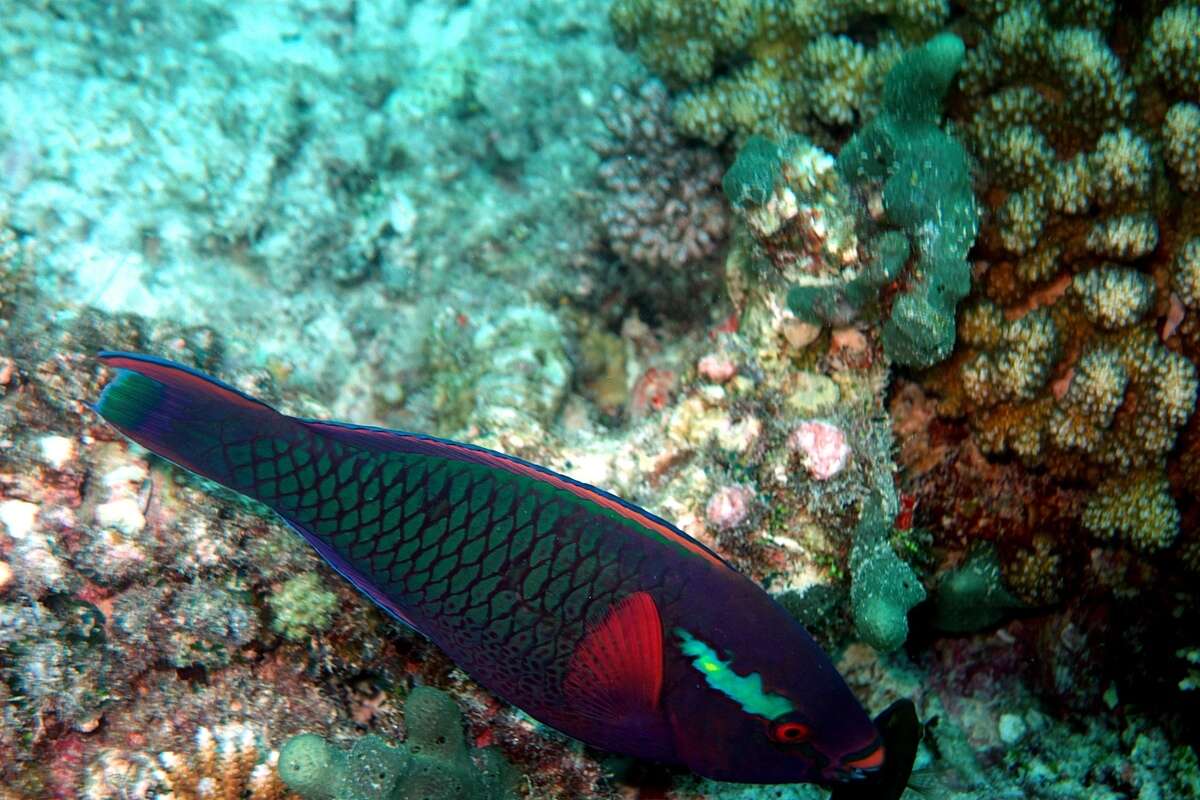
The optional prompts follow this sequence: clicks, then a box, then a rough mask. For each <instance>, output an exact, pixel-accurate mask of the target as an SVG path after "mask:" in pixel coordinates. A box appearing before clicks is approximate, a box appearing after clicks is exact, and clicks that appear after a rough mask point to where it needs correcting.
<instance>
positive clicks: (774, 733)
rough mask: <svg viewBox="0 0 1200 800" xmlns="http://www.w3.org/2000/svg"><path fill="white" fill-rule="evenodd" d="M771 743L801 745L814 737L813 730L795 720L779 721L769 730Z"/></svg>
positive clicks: (773, 723)
mask: <svg viewBox="0 0 1200 800" xmlns="http://www.w3.org/2000/svg"><path fill="white" fill-rule="evenodd" d="M767 735H768V736H770V737H771V741H773V742H777V743H779V744H800V743H801V742H807V741H808V740H809V738H810V737H811V736H812V728H810V727H808V726H807V725H805V724H804V723H803V722H796V721H795V720H778V721H776V722H772V723H771V727H769V728H768V729H767Z"/></svg>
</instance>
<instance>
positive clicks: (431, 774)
mask: <svg viewBox="0 0 1200 800" xmlns="http://www.w3.org/2000/svg"><path fill="white" fill-rule="evenodd" d="M404 719H405V722H406V724H407V726H408V738H407V739H406V740H405V742H404V744H403V745H401V746H399V747H392V746H390V745H389V744H388V743H387V742H385V741H384V740H383V739H381V738H380V737H378V736H375V735H367V736H363V737H362V738H361V739H359V740H358V741H356V742H355V743H354V744H353V745H352V746H351V747H350V749H349V751H342V750H340V749H338V748H336V747H333V746H331V745H329V744H328V743H327V742H325V740H323V739H322V738H321V737H320V736H317V735H315V734H311V733H304V734H301V735H299V736H293V737H292V738H291V739H289V740H288V741H287V742H286V743H285V744H284V746H283V749H282V750H281V751H280V753H279V777H280V778H282V779H283V782H284V783H286V784H287V785H288V788H289V789H291V790H292V791H293V792H295V793H296V794H298V795H300V796H301V797H302V798H304V800H505V799H506V798H510V797H513V796H514V791H515V789H516V778H517V773H516V772H515V771H514V770H513V769H512V767H511V766H509V764H508V762H507V761H505V760H504V757H503V756H501V755H500V754H499V753H498V752H496V751H494V750H486V749H485V750H481V751H479V752H478V754H477V756H478V760H479V765H478V766H477V765H476V762H475V760H473V759H472V757H471V755H472V754H471V751H470V749H469V748H468V747H467V743H466V740H465V738H464V737H463V721H462V715H461V714H460V713H459V711H458V707H457V706H456V705H455V704H454V701H453V700H451V699H450V697H449V696H448V695H446V694H445V693H444V692H440V691H438V690H437V689H432V688H429V687H426V686H418V687H417V688H415V689H413V690H412V692H411V693H410V694H409V696H408V701H407V702H406V703H405V706H404Z"/></svg>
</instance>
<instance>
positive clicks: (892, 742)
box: [94, 352, 919, 800]
mask: <svg viewBox="0 0 1200 800" xmlns="http://www.w3.org/2000/svg"><path fill="white" fill-rule="evenodd" d="M99 358H100V360H101V361H102V362H103V363H104V364H106V365H107V366H109V367H111V368H113V369H114V370H115V371H116V374H115V377H113V378H112V380H111V381H110V382H109V383H108V384H107V385H106V386H105V388H104V390H103V392H102V394H101V396H100V398H99V400H98V401H97V402H96V404H95V406H94V410H95V411H96V412H98V413H99V414H100V416H102V417H103V418H104V419H105V420H107V421H108V422H109V423H111V424H112V425H114V426H115V427H116V428H117V429H118V430H120V431H121V432H122V433H124V434H125V435H126V436H128V437H129V438H130V439H132V440H134V441H135V442H138V443H139V444H141V445H143V446H144V447H146V448H147V449H149V450H150V451H152V452H154V453H156V454H158V455H160V456H162V457H163V458H166V459H169V460H170V461H173V462H175V463H176V464H178V465H180V466H182V467H184V468H186V469H189V470H191V471H192V472H195V473H197V474H199V475H202V476H204V477H207V478H210V479H212V480H214V481H217V482H218V483H221V484H223V485H225V486H227V487H229V488H231V489H233V490H234V491H237V492H240V493H242V494H244V495H246V496H248V497H251V498H254V499H255V500H258V501H260V502H262V503H264V504H266V505H267V506H269V507H270V508H271V509H273V510H274V511H275V512H276V513H277V514H278V515H279V516H280V517H282V518H283V519H284V521H286V522H287V524H288V525H290V526H291V527H292V528H293V529H294V530H296V531H297V532H298V533H299V534H300V535H301V536H303V537H304V538H305V539H306V540H307V541H308V542H309V544H311V545H312V546H313V547H314V548H316V550H317V552H318V553H320V554H321V556H322V557H324V558H325V560H326V561H328V562H329V563H330V564H331V565H332V566H333V567H334V569H336V570H337V571H338V572H340V573H341V574H342V576H344V577H345V578H346V579H347V580H349V581H350V582H351V583H352V584H354V586H355V587H357V588H358V589H359V590H361V591H362V592H363V593H364V594H366V595H367V596H368V597H369V598H370V599H371V600H373V601H374V602H375V603H377V604H378V605H379V606H381V607H382V608H383V609H385V610H386V611H388V612H389V613H391V614H392V615H393V616H395V617H396V618H398V619H399V620H401V621H402V622H404V623H406V624H407V625H409V626H411V627H412V628H414V629H416V630H417V631H419V632H420V633H422V634H424V635H425V636H427V637H428V638H429V639H431V640H433V642H435V643H436V644H437V645H438V646H439V647H441V648H442V650H444V651H445V652H446V654H447V655H449V656H450V657H451V658H452V659H453V660H454V661H455V662H457V663H458V664H459V665H460V666H461V667H462V668H463V669H464V670H466V672H467V673H469V674H470V675H471V676H472V677H473V678H474V679H475V680H476V681H478V682H479V683H480V684H482V685H483V686H485V687H487V688H488V689H489V690H491V691H492V692H494V693H495V694H496V695H498V696H500V697H501V698H503V699H504V700H506V701H507V702H509V703H511V704H513V705H515V706H517V707H518V708H521V709H523V710H524V711H526V712H527V713H529V714H530V715H532V716H533V717H535V718H536V719H538V720H540V721H542V722H544V723H546V724H547V725H550V726H552V727H554V728H557V729H558V730H560V731H562V732H563V733H566V734H568V735H569V736H573V737H575V738H576V739H580V740H582V741H583V742H586V743H588V744H591V745H594V746H596V747H599V748H603V749H605V750H611V751H614V752H618V753H624V754H628V755H631V756H635V757H638V758H643V759H648V760H653V761H659V762H664V763H667V764H676V765H682V766H684V767H687V768H689V769H691V770H692V771H694V772H696V773H698V774H700V775H703V776H706V777H709V778H714V779H717V780H726V781H738V782H743V783H800V782H811V783H819V784H824V785H832V786H834V787H835V790H834V795H833V796H834V797H835V798H837V797H847V798H849V797H854V798H859V797H863V798H867V797H870V798H878V799H879V800H894V798H897V797H899V795H900V793H901V792H903V790H904V785H905V783H906V782H907V779H908V774H909V771H910V770H911V767H912V762H913V758H914V756H915V752H916V741H917V738H918V736H919V725H918V722H917V719H916V715H915V713H914V711H913V707H912V703H911V702H910V701H906V700H902V701H899V702H898V703H897V704H896V705H893V706H892V707H891V708H889V709H888V710H887V711H885V712H884V713H883V714H881V715H880V717H879V720H878V726H877V724H874V723H872V721H871V720H870V718H869V717H868V716H867V714H866V712H865V711H864V709H863V707H862V706H861V705H860V704H859V702H858V701H857V700H856V699H855V697H854V695H853V694H852V693H851V692H850V689H849V688H848V687H847V686H846V684H845V682H844V681H843V680H842V677H841V676H840V675H839V674H838V672H837V670H836V669H835V668H834V666H833V664H832V663H831V662H830V660H829V658H828V657H827V656H826V655H825V653H824V652H823V651H822V650H821V648H820V647H819V646H818V645H817V644H816V642H814V641H813V639H812V637H811V636H809V634H808V633H807V631H805V630H804V628H803V627H801V626H800V625H799V624H798V623H797V622H796V621H795V620H793V619H792V617H791V616H789V615H788V613H787V612H786V611H784V610H783V609H782V608H781V607H780V606H779V605H777V604H776V603H775V602H774V601H773V600H771V598H770V597H769V596H768V595H767V594H766V592H764V591H763V590H762V589H761V588H760V587H759V586H758V585H756V584H755V583H754V582H752V581H751V580H749V579H748V578H746V577H745V576H743V575H742V574H740V573H739V572H737V571H736V570H735V569H733V568H732V567H731V566H730V565H729V564H727V563H726V562H725V561H724V560H722V559H721V558H720V557H719V556H718V555H716V554H715V553H714V552H712V551H711V550H709V549H708V548H707V547H705V546H704V545H703V544H701V543H700V542H698V541H696V540H695V539H693V538H691V537H690V536H688V535H687V534H686V533H684V532H683V531H681V530H679V529H678V528H676V527H675V526H673V525H671V524H670V523H668V522H666V521H664V520H662V519H660V518H659V517H656V516H655V515H653V514H651V513H649V512H647V511H645V510H644V509H641V508H639V507H637V506H635V505H632V504H630V503H627V502H625V501H624V500H621V499H620V498H618V497H615V496H613V495H611V494H608V493H607V492H604V491H602V490H600V489H597V488H594V487H592V486H589V485H587V484H584V483H581V482H579V481H576V480H573V479H571V478H569V477H567V476H565V475H560V474H558V473H555V472H553V471H551V470H549V469H546V468H544V467H540V466H537V465H535V464H531V463H529V462H527V461H523V460H521V459H519V458H514V457H513V456H509V455H505V454H503V453H498V452H495V451H492V450H487V449H484V448H481V447H475V446H473V445H469V444H464V443H461V442H455V441H450V440H447V439H440V438H435V437H432V436H426V435H421V434H416V433H405V432H402V431H394V430H386V429H382V428H374V427H367V426H360V425H350V424H345V423H340V422H328V421H321V420H312V419H300V418H296V417H290V416H286V415H284V414H281V413H279V412H277V411H275V410H274V409H272V408H271V407H269V406H267V405H266V404H264V403H262V402H261V401H259V400H256V399H254V398H253V397H250V396H248V395H246V394H244V393H242V392H240V391H238V390H237V389H235V388H233V387H232V386H229V385H227V384H225V383H222V382H220V381H218V380H216V379H214V378H212V377H209V376H207V375H204V374H202V373H199V372H197V371H195V370H192V369H190V368H188V367H185V366H182V365H180V364H175V363H173V362H170V361H166V360H162V359H159V358H155V357H152V356H147V355H140V354H132V353H116V352H105V353H101V354H100V356H99Z"/></svg>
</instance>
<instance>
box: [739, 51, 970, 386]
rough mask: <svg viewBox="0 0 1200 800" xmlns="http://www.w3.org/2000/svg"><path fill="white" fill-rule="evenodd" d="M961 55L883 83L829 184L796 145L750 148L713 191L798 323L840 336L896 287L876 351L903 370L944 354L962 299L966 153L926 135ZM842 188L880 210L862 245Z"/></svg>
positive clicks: (913, 64)
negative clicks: (783, 291) (781, 285)
mask: <svg viewBox="0 0 1200 800" xmlns="http://www.w3.org/2000/svg"><path fill="white" fill-rule="evenodd" d="M962 54H963V44H962V41H961V40H960V39H958V38H957V37H955V36H952V35H949V34H946V35H943V36H938V37H936V38H934V39H933V40H931V41H930V42H929V43H928V44H926V45H925V46H924V47H921V48H918V49H916V50H913V51H911V52H909V53H907V54H906V55H905V56H904V57H903V58H902V59H901V60H900V62H899V63H898V64H897V65H896V67H895V69H893V70H892V71H891V73H890V74H889V75H888V78H887V84H886V86H885V89H884V101H883V102H884V106H883V110H882V112H881V113H880V115H879V116H878V117H877V118H876V119H875V121H874V122H872V123H870V124H869V125H867V126H866V127H865V128H864V129H863V130H862V131H860V132H859V133H858V134H856V135H855V136H854V137H853V138H852V139H851V140H850V141H849V143H847V145H846V146H845V148H843V150H842V153H841V156H840V157H839V159H838V161H837V171H836V172H834V171H833V170H831V169H830V168H829V166H830V165H829V162H828V157H827V156H825V154H824V153H822V152H821V151H820V150H819V149H817V148H815V147H814V146H813V145H812V144H810V143H809V142H808V141H807V140H806V139H804V138H803V137H801V136H791V137H788V138H786V139H784V140H783V141H782V142H781V143H779V144H776V143H775V142H772V141H771V140H769V139H766V138H765V137H759V136H755V137H751V139H750V140H749V141H748V142H747V143H746V146H745V147H743V148H742V151H741V152H740V153H739V154H738V158H737V161H736V162H734V164H733V166H732V167H731V168H730V169H729V172H728V173H727V174H726V176H725V181H724V186H725V192H726V195H727V196H728V197H729V199H730V201H731V202H732V203H733V205H734V207H735V208H736V209H737V211H738V212H739V213H740V214H741V215H742V217H743V219H744V220H745V222H746V224H747V227H748V228H749V230H750V232H751V234H752V236H753V237H754V240H755V243H756V246H757V250H758V253H759V255H760V256H761V257H763V258H764V259H765V260H767V261H769V262H770V263H771V264H772V265H773V266H774V267H775V269H776V271H777V272H778V274H779V275H780V276H782V277H784V278H785V279H787V280H788V281H789V282H790V283H791V284H792V288H791V290H790V292H789V294H788V305H789V307H790V309H791V311H792V312H793V313H794V314H795V315H796V316H797V317H798V318H799V319H800V320H803V321H804V322H807V323H810V324H816V325H822V324H831V325H844V324H846V322H848V321H849V320H850V319H852V318H853V317H855V316H858V315H859V313H860V311H862V310H863V309H864V308H865V307H866V306H867V305H868V304H871V303H873V302H874V301H875V300H876V298H878V296H879V295H880V293H881V291H882V290H883V289H884V287H886V286H888V285H889V284H891V283H893V282H897V281H898V282H899V283H901V284H902V287H903V288H902V289H901V290H900V291H899V293H898V294H896V296H895V297H894V298H893V299H892V302H891V307H890V309H888V310H886V311H885V312H882V313H884V314H885V315H886V316H887V320H886V321H885V323H884V325H883V334H882V339H883V346H884V351H885V352H886V353H887V354H888V355H889V356H890V357H891V358H892V359H894V360H895V361H898V362H900V363H902V364H907V365H914V366H929V365H930V364H933V363H935V362H937V361H939V360H941V359H942V358H945V357H946V356H947V355H948V354H949V352H950V349H951V347H952V346H953V344H954V331H955V323H954V312H955V306H956V305H957V303H958V301H959V300H961V299H962V298H963V297H964V296H965V295H966V293H967V291H968V290H969V289H970V283H971V270H970V265H969V264H968V263H967V260H966V255H967V251H968V250H969V249H970V247H971V243H972V242H973V241H974V238H975V232H976V230H977V228H978V210H977V207H976V204H975V198H974V196H973V195H972V193H971V182H970V173H969V171H968V169H967V159H966V153H965V152H964V151H963V149H962V147H961V146H960V145H959V144H958V143H957V142H955V141H954V140H953V139H952V138H950V137H949V136H947V135H946V134H945V133H944V132H943V131H942V130H941V129H940V128H938V125H937V121H938V118H939V113H940V104H941V98H942V96H943V95H944V94H945V91H946V89H947V87H948V86H949V85H950V82H951V80H952V79H953V77H954V73H955V71H956V69H957V68H958V64H959V62H960V61H961V59H962ZM851 187H853V190H854V191H855V192H857V193H859V194H861V195H864V196H866V197H868V198H875V199H876V200H877V201H878V205H879V206H880V208H879V210H878V214H877V216H878V219H876V220H875V221H874V226H875V227H876V228H883V229H884V230H882V231H880V232H879V233H877V234H876V235H874V237H873V238H872V239H870V240H869V243H868V242H860V241H859V238H858V237H857V236H856V234H855V226H856V224H858V223H859V220H858V218H857V216H856V211H857V208H858V207H857V206H856V205H855V203H854V201H853V199H852V198H851ZM864 227H865V226H864ZM910 257H911V261H912V263H911V265H910V264H909V261H910ZM852 263H856V264H857V265H858V268H857V270H855V269H851V265H852Z"/></svg>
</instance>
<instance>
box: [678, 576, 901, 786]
mask: <svg viewBox="0 0 1200 800" xmlns="http://www.w3.org/2000/svg"><path fill="white" fill-rule="evenodd" d="M747 583H748V581H747ZM754 588H755V590H756V592H757V594H752V593H746V595H745V597H743V598H731V597H730V596H729V595H728V594H725V595H724V596H723V597H722V599H723V600H724V601H726V602H727V603H728V601H730V600H733V599H742V600H743V601H744V602H745V606H744V607H743V609H742V610H743V612H744V613H737V614H731V613H723V612H722V611H721V610H720V609H719V608H712V607H711V606H710V613H709V615H708V616H707V617H704V616H690V617H689V618H688V619H687V620H682V621H679V624H673V626H672V627H671V628H669V629H668V630H667V633H668V637H667V641H666V642H665V647H664V660H665V661H666V680H665V682H664V687H663V690H664V693H663V710H664V711H665V713H666V717H667V719H668V721H669V724H670V727H671V730H672V736H673V739H674V741H673V747H674V752H675V753H676V756H677V758H678V759H679V760H680V761H682V762H683V763H684V765H685V766H687V767H688V768H689V769H691V770H692V771H693V772H696V773H698V774H700V775H704V776H706V777H709V778H713V779H716V780H726V781H736V782H739V783H819V784H824V785H832V784H839V783H844V782H857V781H862V780H865V779H867V778H869V777H870V776H872V775H873V774H875V773H877V772H878V771H879V770H880V769H881V768H882V766H883V764H884V760H885V758H884V756H885V747H884V741H883V738H882V736H881V735H880V732H879V730H878V729H877V728H876V726H875V725H874V724H872V722H871V719H870V717H869V716H868V715H867V712H866V711H865V710H864V709H863V707H862V705H861V704H860V703H859V702H858V700H857V699H856V698H855V697H854V695H853V694H852V693H851V691H850V689H849V688H848V687H847V686H846V684H845V682H844V681H843V680H842V677H841V676H840V675H839V674H838V672H837V669H836V668H835V667H834V666H833V663H832V662H831V661H830V660H829V658H828V657H827V656H826V655H825V653H824V652H823V651H822V650H821V648H820V646H819V645H817V643H816V642H815V641H813V639H812V637H811V636H809V635H808V633H807V632H806V631H805V630H804V628H803V627H801V626H800V625H799V624H798V623H796V622H795V621H794V620H793V619H792V618H791V617H790V615H788V614H787V612H785V611H784V610H783V609H781V608H779V606H777V605H776V604H775V603H774V602H773V601H772V600H770V598H769V597H768V596H767V595H766V594H765V593H763V592H762V591H761V590H758V589H757V587H754ZM700 602H701V603H703V602H704V601H700ZM727 611H728V609H727Z"/></svg>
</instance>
